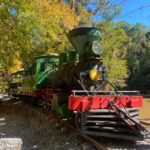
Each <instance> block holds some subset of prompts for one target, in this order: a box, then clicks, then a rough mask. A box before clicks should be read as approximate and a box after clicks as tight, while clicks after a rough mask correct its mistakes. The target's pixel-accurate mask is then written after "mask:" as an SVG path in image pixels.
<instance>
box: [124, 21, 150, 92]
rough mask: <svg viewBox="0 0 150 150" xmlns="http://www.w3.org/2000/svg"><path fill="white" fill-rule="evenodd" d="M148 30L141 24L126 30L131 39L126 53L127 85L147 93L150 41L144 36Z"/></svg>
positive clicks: (149, 75)
mask: <svg viewBox="0 0 150 150" xmlns="http://www.w3.org/2000/svg"><path fill="white" fill-rule="evenodd" d="M148 30H149V29H148V28H147V27H145V26H144V25H142V24H136V25H135V26H133V27H131V26H130V28H128V29H127V30H126V33H127V34H128V36H129V37H130V38H131V43H130V46H129V49H128V53H127V61H128V67H129V79H128V85H129V87H130V88H132V89H133V88H134V89H136V90H142V91H143V92H146V91H148V89H149V88H150V84H149V83H150V59H149V58H150V46H149V45H150V40H149V39H148V37H147V36H146V33H147V31H148Z"/></svg>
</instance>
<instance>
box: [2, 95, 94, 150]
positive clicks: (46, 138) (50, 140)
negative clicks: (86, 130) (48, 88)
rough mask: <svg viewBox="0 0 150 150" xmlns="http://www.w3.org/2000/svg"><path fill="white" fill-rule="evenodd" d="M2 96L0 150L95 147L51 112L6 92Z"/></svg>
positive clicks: (64, 149) (91, 148)
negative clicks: (19, 99)
mask: <svg viewBox="0 0 150 150" xmlns="http://www.w3.org/2000/svg"><path fill="white" fill-rule="evenodd" d="M1 99H2V101H0V150H20V149H22V150H34V149H35V150H94V148H93V147H92V146H91V145H89V144H87V143H86V142H85V141H84V140H83V139H82V138H80V137H78V136H77V135H76V134H75V133H73V132H72V131H70V130H69V129H68V128H66V127H64V126H63V125H62V124H60V123H58V121H57V120H56V119H55V118H54V117H52V116H51V115H50V114H45V113H44V112H43V111H39V109H37V108H34V107H31V106H30V105H28V104H25V103H23V102H21V101H16V102H14V101H11V100H9V99H8V97H7V96H6V97H1ZM10 143H11V144H13V146H14V147H15V148H12V147H13V146H12V147H11V146H10ZM15 143H16V145H15ZM16 147H17V148H16Z"/></svg>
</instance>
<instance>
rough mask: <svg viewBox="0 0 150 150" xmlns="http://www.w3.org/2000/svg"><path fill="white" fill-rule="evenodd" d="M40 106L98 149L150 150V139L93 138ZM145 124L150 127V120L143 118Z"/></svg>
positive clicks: (41, 109)
mask: <svg viewBox="0 0 150 150" xmlns="http://www.w3.org/2000/svg"><path fill="white" fill-rule="evenodd" d="M37 108H39V111H41V112H42V113H46V114H48V115H49V114H50V115H52V116H53V117H54V118H55V119H57V121H58V122H60V123H62V124H63V125H64V126H66V127H68V128H69V129H71V130H73V131H74V132H75V133H76V134H77V135H78V136H80V137H82V138H83V139H84V140H85V141H87V143H89V144H91V145H93V146H94V147H95V148H96V149H97V150H118V149H140V150H150V139H147V140H145V141H137V142H130V141H127V140H120V139H109V138H103V137H100V138H99V139H96V138H93V137H91V136H88V135H85V134H82V132H81V131H80V130H79V129H78V128H76V127H75V125H73V124H71V123H69V122H68V121H66V120H63V119H61V118H59V117H58V116H57V115H55V114H54V113H51V112H48V111H46V110H44V109H43V108H42V107H37ZM140 122H141V123H142V124H143V125H144V126H146V127H147V128H148V127H149V128H150V122H145V121H143V120H141V121H140ZM149 131H150V130H149Z"/></svg>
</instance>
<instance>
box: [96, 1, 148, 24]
mask: <svg viewBox="0 0 150 150" xmlns="http://www.w3.org/2000/svg"><path fill="white" fill-rule="evenodd" d="M110 1H111V2H112V3H114V4H119V6H120V7H121V8H122V12H121V14H120V15H119V16H118V17H117V18H116V19H115V20H114V21H119V20H124V21H126V22H129V23H130V24H132V25H135V24H136V23H142V24H144V25H146V26H148V27H150V0H110ZM142 7H143V8H142ZM96 19H101V18H100V17H98V16H96Z"/></svg>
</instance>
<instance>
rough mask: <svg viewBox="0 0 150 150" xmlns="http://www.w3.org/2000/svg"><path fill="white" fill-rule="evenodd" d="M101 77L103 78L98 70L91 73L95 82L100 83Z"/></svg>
mask: <svg viewBox="0 0 150 150" xmlns="http://www.w3.org/2000/svg"><path fill="white" fill-rule="evenodd" d="M100 76H101V73H100V71H99V70H97V69H92V70H91V71H90V78H91V80H93V81H98V80H100Z"/></svg>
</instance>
